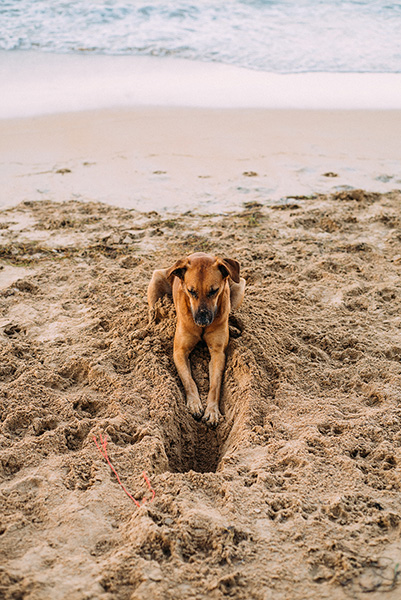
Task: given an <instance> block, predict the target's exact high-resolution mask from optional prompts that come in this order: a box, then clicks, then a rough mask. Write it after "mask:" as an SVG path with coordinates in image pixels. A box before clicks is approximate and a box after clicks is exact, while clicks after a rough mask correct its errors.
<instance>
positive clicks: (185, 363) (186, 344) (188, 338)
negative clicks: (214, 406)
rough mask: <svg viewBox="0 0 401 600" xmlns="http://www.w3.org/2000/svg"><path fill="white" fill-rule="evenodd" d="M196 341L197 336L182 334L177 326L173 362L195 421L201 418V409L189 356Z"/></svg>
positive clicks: (197, 339)
mask: <svg viewBox="0 0 401 600" xmlns="http://www.w3.org/2000/svg"><path fill="white" fill-rule="evenodd" d="M198 341H199V337H198V336H193V335H190V334H188V333H187V332H184V331H183V330H182V329H181V328H180V327H179V325H178V326H177V330H176V333H175V338H174V362H175V366H176V368H177V371H178V375H179V376H180V379H181V381H182V385H183V386H184V390H185V394H186V398H187V406H188V410H189V412H190V413H191V415H192V416H193V417H194V419H196V420H199V419H201V418H202V415H203V407H202V403H201V401H200V398H199V392H198V388H197V387H196V383H195V381H194V380H193V377H192V375H191V365H190V362H189V355H190V353H191V351H192V350H193V348H194V347H195V346H196V344H197V343H198Z"/></svg>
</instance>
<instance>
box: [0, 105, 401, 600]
mask: <svg viewBox="0 0 401 600" xmlns="http://www.w3.org/2000/svg"><path fill="white" fill-rule="evenodd" d="M400 116H401V115H400V111H284V110H283V111H270V110H248V109H247V110H239V109H231V110H217V109H215V110H212V109H193V108H186V109H178V108H152V109H150V108H139V107H137V108H133V109H124V110H101V111H93V112H80V113H66V114H58V115H47V116H37V117H30V118H25V119H12V120H1V121H0V189H1V207H2V210H1V213H0V305H1V312H0V315H1V316H0V338H1V362H0V415H1V426H0V505H1V508H0V510H1V514H2V519H1V523H0V557H1V558H0V564H1V567H0V595H1V597H2V598H4V599H5V600H15V599H16V598H21V599H22V598H23V599H24V600H63V599H65V598H68V599H69V600H148V599H149V598H154V599H155V600H157V599H160V600H161V599H163V600H165V599H171V600H173V599H174V600H203V599H206V598H208V599H212V600H223V599H224V598H235V599H238V600H242V599H243V600H249V599H250V598H252V599H255V600H304V599H305V598H310V599H312V600H325V599H327V600H343V599H344V600H345V599H348V598H356V599H361V598H365V597H366V595H367V593H369V594H368V595H369V598H372V599H373V600H382V599H383V598H384V597H385V598H388V599H389V600H396V599H398V598H399V594H400V587H399V583H400V580H399V573H400V571H399V564H400V562H401V543H400V524H401V501H400V486H401V470H400V464H401V435H400V431H401V409H400V406H401V393H400V389H401V388H400V384H401V364H400V363H401V318H400V297H401V296H400V291H401V283H400V272H401V237H400V231H401V221H400V202H401V192H400V191H399V190H400V186H401V183H400V182H401V172H400V164H401V142H400V140H401V118H400ZM196 250H202V251H206V252H210V253H212V254H215V255H219V256H231V257H233V258H236V259H237V260H239V262H240V264H241V274H242V275H243V276H244V277H245V279H246V281H247V287H246V294H245V300H244V303H243V305H242V306H241V308H240V309H239V310H238V311H236V312H235V313H234V314H233V315H232V316H231V318H230V345H229V349H228V353H227V364H226V370H225V377H224V384H223V389H222V394H221V410H222V412H223V414H224V418H223V420H222V423H221V424H220V425H219V426H218V428H217V429H216V430H210V429H208V428H207V427H206V426H205V425H203V424H201V423H198V422H196V421H195V420H194V419H193V418H192V417H191V415H190V414H189V413H188V411H187V410H186V407H185V402H184V395H183V389H182V386H181V383H180V381H179V378H178V375H177V373H176V370H175V367H174V363H173V359H172V342H173V336H174V328H175V312H174V307H173V305H172V303H171V300H170V299H169V298H167V297H166V298H165V299H164V300H163V301H162V302H161V303H160V306H159V310H160V315H161V320H160V322H159V323H157V324H152V325H151V326H147V306H146V288H147V284H148V282H149V279H150V277H151V274H152V271H153V269H155V268H157V267H167V266H169V265H170V264H171V263H173V261H174V260H176V259H178V258H179V257H181V256H184V255H187V254H189V253H191V252H193V251H196ZM192 366H193V372H194V378H195V380H196V382H197V384H198V386H199V389H200V392H201V398H202V400H203V401H204V400H205V398H206V395H207V387H208V352H207V349H206V348H205V347H203V346H200V347H198V348H196V349H195V351H194V353H193V355H192ZM100 436H107V439H108V446H107V451H108V453H109V457H110V460H111V461H112V463H113V465H114V467H115V468H116V470H117V472H118V474H119V476H120V477H121V480H122V481H123V483H124V485H125V486H126V488H127V489H128V490H129V491H130V493H131V494H132V495H133V496H134V497H135V498H136V499H138V500H139V501H140V502H142V501H143V500H144V499H146V498H147V499H148V501H147V502H146V503H145V504H143V506H141V507H140V508H138V507H137V506H136V505H135V504H134V503H133V502H132V500H131V499H130V498H129V497H128V496H126V495H125V493H124V491H123V490H122V488H121V487H120V486H119V484H118V482H117V480H116V478H115V475H114V474H113V473H112V471H111V470H110V468H109V466H108V465H107V464H106V462H105V460H104V457H102V455H101V454H100V452H99V450H98V449H97V447H96V444H95V441H94V437H96V439H97V440H98V441H99V439H100ZM143 471H146V473H147V474H148V476H149V480H150V484H151V486H152V488H153V489H154V491H155V498H154V500H153V501H152V502H150V501H149V500H150V497H151V496H150V492H149V489H148V487H147V485H146V482H145V481H144V479H143V476H142V472H143Z"/></svg>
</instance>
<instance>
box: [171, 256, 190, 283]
mask: <svg viewBox="0 0 401 600" xmlns="http://www.w3.org/2000/svg"><path fill="white" fill-rule="evenodd" d="M187 268H188V259H187V258H180V260H177V262H176V263H175V264H174V265H173V266H172V267H170V268H169V269H168V271H167V277H171V275H175V276H176V277H178V278H179V279H181V280H183V279H184V275H185V271H186V270H187Z"/></svg>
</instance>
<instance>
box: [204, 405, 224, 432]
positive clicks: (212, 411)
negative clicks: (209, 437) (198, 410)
mask: <svg viewBox="0 0 401 600" xmlns="http://www.w3.org/2000/svg"><path fill="white" fill-rule="evenodd" d="M220 418H221V413H220V411H219V407H218V406H213V407H206V410H205V414H204V415H203V419H202V421H203V422H204V423H205V424H206V425H207V426H208V427H213V428H215V427H217V425H218V424H219V421H220Z"/></svg>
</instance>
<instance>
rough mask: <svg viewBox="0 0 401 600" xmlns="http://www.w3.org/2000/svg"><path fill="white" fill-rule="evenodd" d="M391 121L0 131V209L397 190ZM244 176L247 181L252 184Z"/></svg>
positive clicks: (223, 115)
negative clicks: (26, 203)
mask: <svg viewBox="0 0 401 600" xmlns="http://www.w3.org/2000/svg"><path fill="white" fill-rule="evenodd" d="M400 140H401V112H400V111H306V110H298V111H286V110H256V109H255V110H249V109H246V110H245V109H244V110H238V109H232V110H217V109H215V110H213V109H191V108H187V109H183V108H180V109H178V108H135V109H129V110H128V109H127V110H102V111H89V112H81V113H67V114H60V115H49V116H42V117H32V118H26V119H16V120H13V119H11V120H0V185H1V199H0V206H3V207H4V206H9V205H15V204H18V203H19V202H21V201H23V200H38V199H46V200H52V201H53V200H55V201H61V200H70V199H78V200H83V201H87V200H95V201H102V202H106V203H108V204H112V205H114V206H122V207H126V208H136V209H139V210H152V209H155V210H174V211H182V210H187V209H193V208H200V209H201V210H209V211H222V210H226V209H238V208H240V207H241V206H242V203H243V202H244V201H258V202H262V203H266V202H269V201H276V200H279V199H280V198H282V197H284V196H288V195H291V194H292V195H294V194H295V195H302V194H303V195H309V194H313V193H316V192H320V193H325V192H331V191H340V190H344V189H349V188H350V187H354V188H364V189H368V190H370V191H378V192H387V191H390V190H392V189H395V188H399V187H400V185H401V183H400V181H401V172H400V164H401V141H400ZM252 175H253V176H252Z"/></svg>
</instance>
